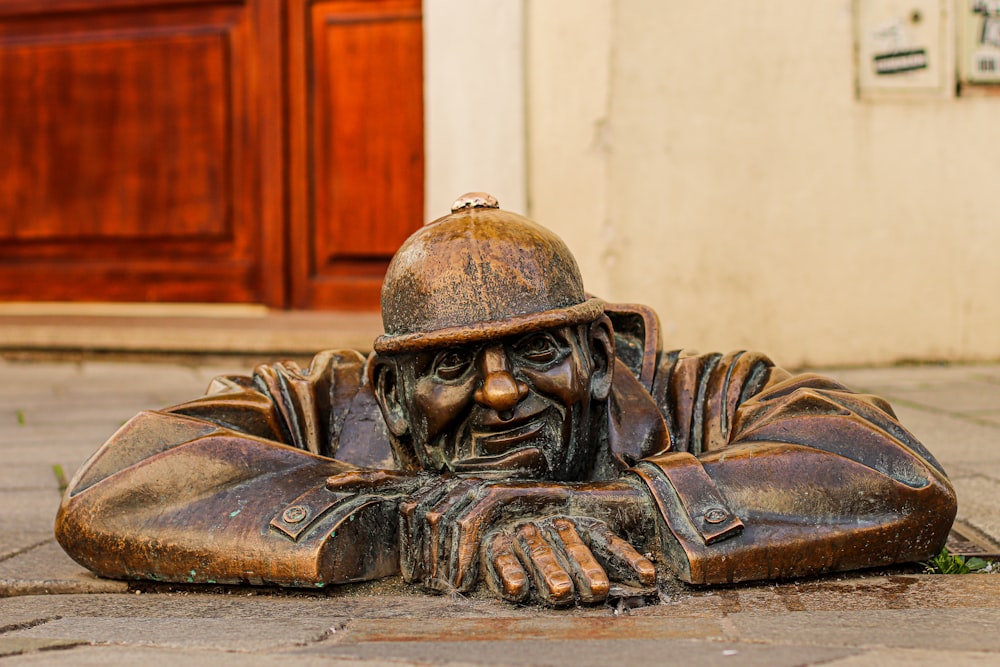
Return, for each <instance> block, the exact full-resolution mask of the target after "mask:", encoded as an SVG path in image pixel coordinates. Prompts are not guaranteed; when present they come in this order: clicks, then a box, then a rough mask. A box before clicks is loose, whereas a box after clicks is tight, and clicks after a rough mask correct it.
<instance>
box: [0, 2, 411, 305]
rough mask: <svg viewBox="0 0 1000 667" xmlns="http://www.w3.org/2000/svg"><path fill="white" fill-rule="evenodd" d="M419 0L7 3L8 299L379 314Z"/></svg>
mask: <svg viewBox="0 0 1000 667" xmlns="http://www.w3.org/2000/svg"><path fill="white" fill-rule="evenodd" d="M421 52H422V29H421V14H420V2H419V0H350V1H348V0H317V1H312V0H242V1H240V0H0V299H3V300H45V301H61V300H70V301H202V302H252V303H264V304H267V305H269V306H272V307H279V308H280V307H288V306H291V307H296V308H352V309H358V308H366V309H367V308H376V307H377V305H378V290H379V286H380V283H381V278H382V274H383V273H384V271H385V267H386V265H387V262H388V259H389V257H390V256H391V255H392V253H393V252H394V251H395V249H396V248H397V247H398V246H399V244H400V243H402V241H403V240H404V239H405V238H406V236H407V235H408V234H409V233H410V232H411V231H413V230H414V229H416V228H417V227H419V225H420V224H421V218H422V216H423V111H422V109H423V105H422V97H423V77H422V58H421Z"/></svg>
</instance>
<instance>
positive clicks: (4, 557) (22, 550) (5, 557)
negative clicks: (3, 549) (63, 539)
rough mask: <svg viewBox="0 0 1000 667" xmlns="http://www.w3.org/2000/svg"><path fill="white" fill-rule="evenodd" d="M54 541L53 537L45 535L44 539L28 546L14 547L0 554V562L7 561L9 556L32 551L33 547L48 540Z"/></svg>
mask: <svg viewBox="0 0 1000 667" xmlns="http://www.w3.org/2000/svg"><path fill="white" fill-rule="evenodd" d="M54 541H55V538H54V537H47V538H45V539H44V540H42V541H41V542H38V543H36V544H31V545H29V546H26V547H22V548H20V549H15V550H14V551H11V552H10V553H8V554H4V555H0V563H3V562H4V561H8V560H10V559H11V558H15V557H17V556H20V555H21V554H26V553H28V552H29V551H32V550H33V549H37V548H38V547H41V546H44V545H46V544H48V543H49V542H54Z"/></svg>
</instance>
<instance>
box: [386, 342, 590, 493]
mask: <svg viewBox="0 0 1000 667" xmlns="http://www.w3.org/2000/svg"><path fill="white" fill-rule="evenodd" d="M587 331H588V327H587V326H586V325H584V326H581V327H561V328H554V329H546V330H542V331H537V332H533V333H528V334H524V335H520V336H513V337H510V338H502V339H497V340H491V341H487V342H485V343H476V344H471V345H461V346H453V347H446V348H440V349H433V350H426V351H420V352H415V353H410V354H406V355H400V357H398V359H397V365H396V369H397V373H398V377H397V379H396V382H397V386H396V391H397V392H398V400H399V404H400V406H401V408H402V411H403V414H404V415H405V416H406V419H407V421H408V422H409V433H410V435H411V438H412V443H413V447H414V450H415V453H416V456H417V459H418V460H419V461H420V463H421V465H422V467H423V468H424V469H425V470H431V471H439V472H446V471H451V472H455V473H459V474H470V475H475V476H480V477H483V476H485V477H511V478H531V479H552V480H574V479H581V478H583V477H584V476H585V474H586V472H587V470H588V469H589V467H590V466H592V465H593V460H594V452H595V449H596V447H597V446H598V443H599V441H600V438H599V437H598V434H597V433H591V430H592V426H591V421H592V420H591V402H592V400H591V398H592V392H591V379H592V375H593V373H594V370H595V365H597V366H600V370H602V372H603V370H606V365H607V360H606V358H605V357H603V356H602V357H600V359H599V360H598V361H597V363H596V364H595V359H594V357H593V355H592V354H591V341H590V340H589V336H588V335H587Z"/></svg>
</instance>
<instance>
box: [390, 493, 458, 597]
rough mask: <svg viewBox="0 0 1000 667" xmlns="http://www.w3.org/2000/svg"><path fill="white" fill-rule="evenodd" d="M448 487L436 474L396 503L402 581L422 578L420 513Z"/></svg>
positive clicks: (432, 503) (439, 497)
mask: <svg viewBox="0 0 1000 667" xmlns="http://www.w3.org/2000/svg"><path fill="white" fill-rule="evenodd" d="M449 488H450V485H449V484H448V483H447V480H446V479H445V478H442V477H438V478H435V479H433V480H432V481H431V483H430V484H428V485H427V486H425V487H424V488H422V489H419V490H418V491H417V492H416V493H414V494H412V495H411V496H409V497H408V498H406V500H404V501H403V502H401V503H400V504H399V570H400V574H401V575H402V576H403V579H405V580H406V581H410V582H413V581H421V580H422V579H423V578H424V573H425V565H426V564H425V563H424V559H423V544H424V521H423V515H424V513H425V512H426V511H427V508H429V507H432V506H433V505H434V504H435V503H437V501H438V500H440V499H441V497H442V496H443V495H444V494H445V493H447V491H448V489H449Z"/></svg>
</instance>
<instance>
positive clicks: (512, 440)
mask: <svg viewBox="0 0 1000 667" xmlns="http://www.w3.org/2000/svg"><path fill="white" fill-rule="evenodd" d="M545 424H546V419H545V415H544V414H542V415H538V416H537V417H535V418H534V419H532V420H530V421H527V422H524V423H522V424H519V425H517V426H515V427H513V428H508V429H504V430H502V431H500V430H489V431H473V432H472V434H471V435H472V451H474V452H476V454H478V455H479V456H498V455H502V454H507V453H509V452H511V451H513V450H515V449H517V448H518V446H519V445H520V444H521V443H523V442H526V441H528V440H533V439H534V438H535V437H536V436H537V435H538V434H539V433H541V432H542V429H544V428H545Z"/></svg>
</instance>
